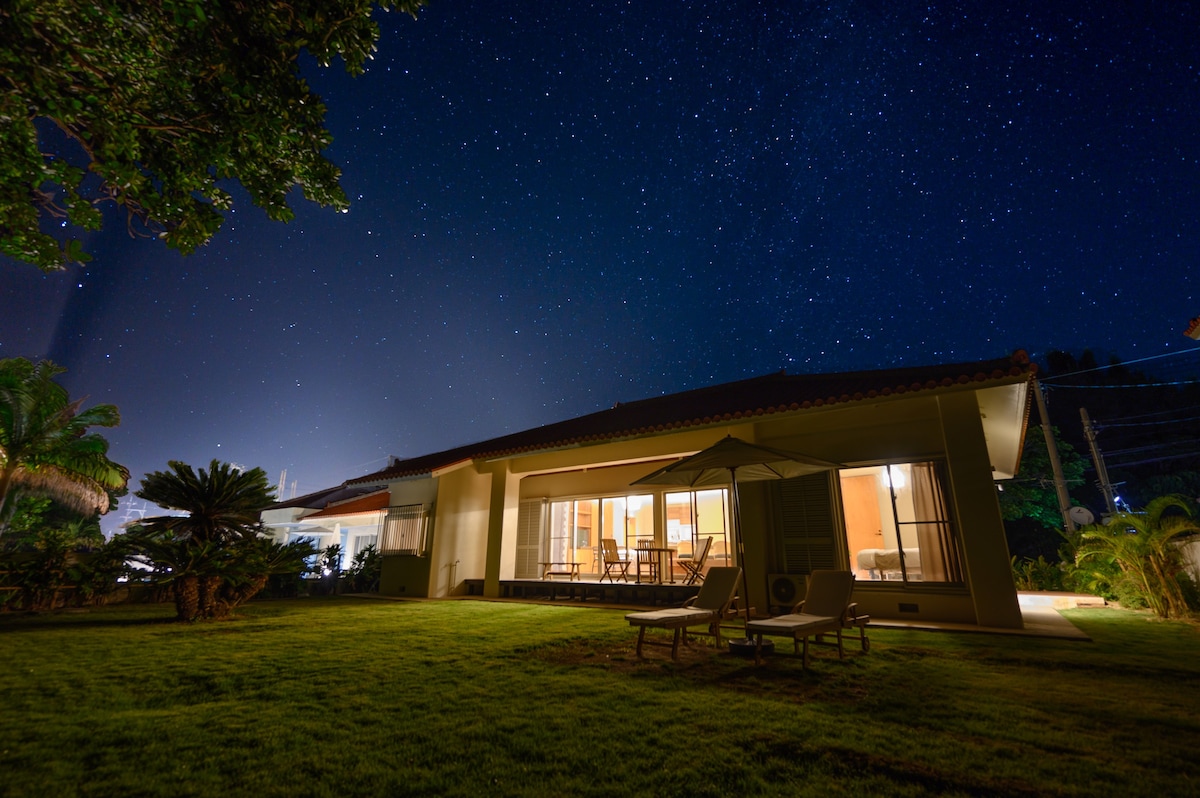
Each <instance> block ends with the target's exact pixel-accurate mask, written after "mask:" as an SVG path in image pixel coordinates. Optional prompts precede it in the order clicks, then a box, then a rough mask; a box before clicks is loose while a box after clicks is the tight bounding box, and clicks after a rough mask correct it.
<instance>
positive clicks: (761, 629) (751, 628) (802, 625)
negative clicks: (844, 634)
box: [746, 612, 842, 635]
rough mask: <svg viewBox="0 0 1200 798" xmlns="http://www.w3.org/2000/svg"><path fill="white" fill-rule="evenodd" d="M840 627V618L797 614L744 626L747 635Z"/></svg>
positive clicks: (785, 633)
mask: <svg viewBox="0 0 1200 798" xmlns="http://www.w3.org/2000/svg"><path fill="white" fill-rule="evenodd" d="M841 625H842V620H841V618H837V617H833V616H829V615H808V614H807V613H803V612H797V613H792V614H791V615H780V616H779V617H778V618H766V619H764V620H760V621H751V622H750V623H749V624H747V625H746V632H747V633H748V634H764V635H794V634H797V633H800V632H807V631H809V630H818V629H837V628H838V627H839V626H841Z"/></svg>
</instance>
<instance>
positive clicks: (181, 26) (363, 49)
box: [0, 0, 425, 271]
mask: <svg viewBox="0 0 1200 798" xmlns="http://www.w3.org/2000/svg"><path fill="white" fill-rule="evenodd" d="M424 2H425V0H259V1H258V2H253V3H250V2H245V0H144V2H136V3H133V2H128V0H14V2H10V3H4V4H2V5H0V251H3V252H5V253H7V254H8V255H10V256H12V257H14V258H17V259H19V260H24V261H27V262H29V263H32V264H34V265H36V266H39V267H40V268H42V269H43V270H46V271H51V270H56V269H61V268H64V267H65V265H66V264H68V263H70V262H79V261H84V260H86V259H87V258H88V256H87V255H86V253H84V252H83V249H82V246H81V244H80V242H79V241H78V240H74V239H72V240H67V241H63V240H60V239H59V238H58V237H56V236H55V235H52V234H51V233H50V232H48V230H49V229H50V228H49V224H48V223H49V222H61V223H62V224H69V225H75V226H78V227H81V228H84V229H89V230H95V229H98V228H99V227H100V226H101V223H102V218H101V213H100V211H99V209H98V204H99V203H101V202H104V201H110V202H112V203H114V204H115V205H116V206H118V207H119V208H120V209H122V210H123V211H124V213H125V216H126V220H127V224H128V226H129V229H130V231H131V232H133V231H139V232H141V233H143V234H145V235H148V236H156V237H159V238H162V239H163V240H165V241H166V243H167V244H168V245H169V246H171V247H174V248H175V249H178V250H179V251H181V252H183V253H189V252H191V251H193V250H194V249H195V248H196V247H197V246H199V245H201V244H203V243H205V242H206V241H207V240H208V239H209V238H210V237H211V236H212V235H213V233H215V232H216V230H217V229H218V228H219V227H220V225H221V222H222V219H223V216H222V213H221V212H222V211H224V210H227V209H229V208H230V207H231V206H232V202H233V200H232V197H231V195H230V193H229V192H228V191H227V190H225V188H222V185H223V181H227V180H237V181H239V182H240V183H241V184H242V186H243V187H244V188H245V189H246V191H247V192H248V193H249V195H250V197H251V199H252V201H253V202H254V203H255V204H256V205H258V206H260V207H261V208H263V209H264V210H265V211H266V213H267V215H268V216H269V217H270V218H271V219H275V220H282V221H287V220H290V219H291V218H292V216H293V212H292V210H291V208H290V207H289V206H288V202H287V198H288V194H289V193H290V192H291V190H292V188H293V187H296V186H299V187H300V188H301V190H302V191H303V193H304V196H305V197H306V198H307V199H309V200H312V201H314V202H317V203H319V204H321V205H332V206H334V207H336V208H344V207H346V205H347V200H346V196H345V194H344V193H343V192H342V189H341V188H340V187H339V185H338V177H339V171H338V169H337V167H335V166H334V165H333V164H332V163H330V162H329V161H328V160H326V159H325V158H324V157H323V156H322V155H321V152H322V150H324V149H325V148H326V147H327V146H328V145H329V143H330V141H331V136H330V134H329V132H328V131H327V130H326V129H325V126H324V116H325V106H324V105H323V104H322V103H321V101H320V98H319V97H317V96H316V95H314V94H313V93H312V92H311V91H310V90H309V87H308V85H307V84H306V83H305V81H304V80H302V79H301V77H300V68H299V63H300V58H301V55H302V53H304V52H307V53H309V54H310V55H311V56H312V57H313V58H315V59H316V61H317V62H318V63H319V64H320V65H322V66H328V65H329V64H330V63H331V62H332V61H333V59H334V58H335V57H336V56H341V57H342V59H343V60H344V62H345V66H346V69H347V70H348V71H349V72H350V73H351V74H358V73H360V72H361V71H362V69H363V63H364V61H365V60H366V59H367V58H369V57H370V55H371V53H372V51H373V50H374V47H375V42H376V40H377V39H378V37H379V29H378V26H377V25H376V24H375V23H374V22H373V21H372V19H371V14H372V11H373V10H374V8H375V7H376V6H377V5H378V6H380V7H382V8H393V7H396V8H399V9H401V10H403V11H406V12H408V13H410V14H414V15H415V13H416V12H417V10H418V9H419V8H420V7H421V6H422V5H424Z"/></svg>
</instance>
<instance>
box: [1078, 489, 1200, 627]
mask: <svg viewBox="0 0 1200 798" xmlns="http://www.w3.org/2000/svg"><path fill="white" fill-rule="evenodd" d="M1172 511H1173V512H1172ZM1198 532H1200V526H1198V525H1197V524H1196V522H1195V521H1193V520H1192V515H1191V510H1190V508H1189V505H1188V502H1187V500H1186V499H1184V498H1183V497H1181V496H1174V495H1172V496H1160V497H1158V498H1157V499H1154V500H1153V501H1151V502H1150V503H1149V504H1147V505H1146V508H1145V509H1144V510H1143V511H1141V512H1133V511H1123V512H1118V513H1115V514H1114V515H1112V516H1110V517H1109V520H1108V523H1106V524H1092V525H1090V526H1087V527H1084V528H1083V529H1082V530H1081V531H1080V535H1081V538H1082V541H1081V543H1080V545H1079V548H1078V550H1077V551H1076V555H1075V562H1076V564H1077V565H1079V566H1080V568H1081V569H1083V570H1087V571H1089V572H1090V573H1091V574H1092V575H1093V576H1100V577H1103V576H1105V572H1104V570H1103V569H1104V568H1105V567H1108V568H1109V569H1111V568H1112V567H1113V566H1115V567H1116V569H1117V574H1118V576H1117V580H1118V581H1117V583H1116V584H1113V585H1112V587H1113V588H1114V589H1115V590H1117V591H1118V592H1120V591H1126V592H1128V593H1129V594H1131V595H1133V596H1136V597H1137V598H1139V599H1140V600H1141V601H1144V602H1145V604H1146V606H1147V607H1149V608H1150V609H1151V610H1153V611H1154V613H1155V614H1156V615H1158V616H1159V617H1161V618H1182V617H1186V616H1187V614H1188V603H1187V598H1186V588H1185V587H1184V581H1185V580H1187V575H1186V573H1185V572H1184V565H1183V556H1182V554H1181V552H1180V550H1179V542H1180V540H1181V538H1184V537H1185V536H1190V535H1194V534H1196V533H1198ZM1096 564H1099V566H1100V568H1101V570H1097V569H1096V568H1095V565H1096ZM1108 573H1110V574H1111V573H1112V571H1111V570H1109V571H1108Z"/></svg>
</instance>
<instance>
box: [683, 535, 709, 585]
mask: <svg viewBox="0 0 1200 798" xmlns="http://www.w3.org/2000/svg"><path fill="white" fill-rule="evenodd" d="M711 548H712V538H704V542H703V543H701V544H700V553H699V554H695V555H693V556H692V557H691V558H690V559H686V560H685V559H680V560H679V564H680V565H682V566H683V570H684V573H685V576H684V578H683V583H684V584H685V585H694V584H696V583H697V582H703V581H704V574H703V570H704V562H705V560H707V559H708V550H709V549H711Z"/></svg>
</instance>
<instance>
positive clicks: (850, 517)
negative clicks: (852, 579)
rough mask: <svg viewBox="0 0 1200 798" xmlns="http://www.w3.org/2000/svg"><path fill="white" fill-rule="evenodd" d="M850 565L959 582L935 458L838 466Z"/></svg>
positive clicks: (861, 570)
mask: <svg viewBox="0 0 1200 798" xmlns="http://www.w3.org/2000/svg"><path fill="white" fill-rule="evenodd" d="M839 476H840V478H841V487H842V510H843V513H844V517H845V519H846V543H847V546H848V548H849V552H850V567H851V568H852V569H853V570H854V572H855V574H856V575H857V576H858V578H859V579H862V580H869V581H904V582H962V581H963V576H962V565H961V560H960V558H959V551H958V541H957V538H956V536H955V534H954V528H953V525H952V523H951V521H950V514H949V511H948V509H947V504H946V494H945V489H944V487H943V484H944V480H943V479H942V477H941V474H940V469H939V466H938V464H937V463H934V462H921V463H895V464H892V465H886V466H870V467H867V468H847V469H843V470H842V471H841V472H840V473H839Z"/></svg>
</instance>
